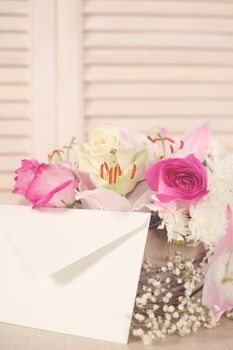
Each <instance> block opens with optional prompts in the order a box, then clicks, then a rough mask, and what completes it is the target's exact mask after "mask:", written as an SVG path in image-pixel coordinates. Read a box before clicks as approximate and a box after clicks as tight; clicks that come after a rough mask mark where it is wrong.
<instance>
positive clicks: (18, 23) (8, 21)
mask: <svg viewBox="0 0 233 350" xmlns="http://www.w3.org/2000/svg"><path fill="white" fill-rule="evenodd" d="M29 26H30V23H29V19H28V18H25V17H19V16H8V17H7V16H6V17H1V19H0V30H1V31H14V32H21V31H28V30H29Z"/></svg>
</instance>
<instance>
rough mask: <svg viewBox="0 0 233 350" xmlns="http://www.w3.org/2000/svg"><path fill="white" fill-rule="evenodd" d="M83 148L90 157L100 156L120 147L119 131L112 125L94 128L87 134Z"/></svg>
mask: <svg viewBox="0 0 233 350" xmlns="http://www.w3.org/2000/svg"><path fill="white" fill-rule="evenodd" d="M83 146H84V148H85V149H86V151H88V152H89V153H90V154H92V155H101V154H105V153H108V152H111V151H112V150H114V149H119V148H120V147H121V134H120V131H119V130H118V129H117V128H115V127H114V126H112V125H103V126H99V127H96V128H94V129H92V130H91V131H90V133H89V134H88V142H87V143H85V144H84V145H83Z"/></svg>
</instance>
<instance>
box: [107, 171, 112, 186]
mask: <svg viewBox="0 0 233 350" xmlns="http://www.w3.org/2000/svg"><path fill="white" fill-rule="evenodd" d="M112 180H113V168H111V169H110V170H109V177H108V183H109V185H112Z"/></svg>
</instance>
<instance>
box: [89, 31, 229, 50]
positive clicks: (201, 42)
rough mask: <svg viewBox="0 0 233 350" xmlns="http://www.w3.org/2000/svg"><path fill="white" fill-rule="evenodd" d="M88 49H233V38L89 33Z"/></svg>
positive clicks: (222, 36)
mask: <svg viewBox="0 0 233 350" xmlns="http://www.w3.org/2000/svg"><path fill="white" fill-rule="evenodd" d="M84 45H85V47H87V48H95V47H102V48H111V47H112V48H116V47H121V48H124V47H125V48H131V47H132V48H135V47H136V48H138V47H141V48H150V47H160V48H169V47H170V48H182V49H183V48H187V49H190V48H191V49H193V48H201V49H233V36H231V35H220V34H219V35H210V34H187V33H186V34H179V33H175V34H173V33H156V32H155V33H140V32H138V33H127V35H122V34H121V33H101V32H99V33H98V32H95V33H88V34H86V40H85V44H84Z"/></svg>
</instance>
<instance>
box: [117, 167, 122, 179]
mask: <svg viewBox="0 0 233 350" xmlns="http://www.w3.org/2000/svg"><path fill="white" fill-rule="evenodd" d="M117 170H118V175H119V176H121V174H122V171H121V167H120V165H119V164H117Z"/></svg>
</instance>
